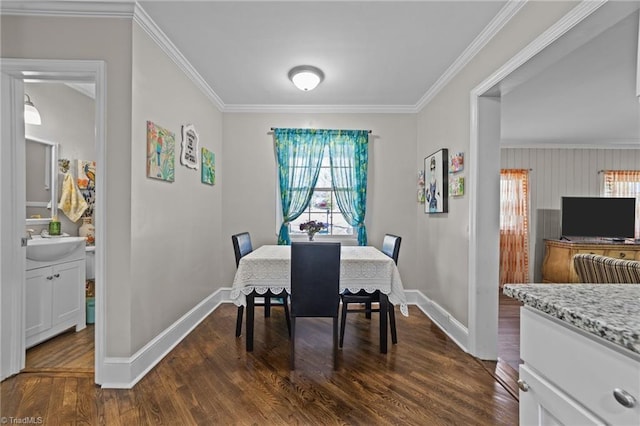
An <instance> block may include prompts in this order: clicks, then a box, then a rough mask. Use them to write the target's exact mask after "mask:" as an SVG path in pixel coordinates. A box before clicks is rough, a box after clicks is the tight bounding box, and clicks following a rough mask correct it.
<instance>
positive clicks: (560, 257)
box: [542, 237, 640, 283]
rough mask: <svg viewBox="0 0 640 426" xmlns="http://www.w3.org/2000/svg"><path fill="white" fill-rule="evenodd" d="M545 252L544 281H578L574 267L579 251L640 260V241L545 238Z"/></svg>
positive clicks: (543, 263)
mask: <svg viewBox="0 0 640 426" xmlns="http://www.w3.org/2000/svg"><path fill="white" fill-rule="evenodd" d="M544 245H545V254H544V260H543V261H542V282H543V283H578V282H580V280H579V279H578V275H577V274H576V271H575V270H574V269H573V256H574V255H575V254H578V253H592V254H600V255H603V256H609V257H614V258H616V259H628V260H640V242H634V241H633V240H623V241H622V242H616V241H612V240H611V239H609V240H604V239H586V238H584V239H582V238H574V239H572V240H567V239H566V237H565V238H564V239H563V238H560V239H558V240H544Z"/></svg>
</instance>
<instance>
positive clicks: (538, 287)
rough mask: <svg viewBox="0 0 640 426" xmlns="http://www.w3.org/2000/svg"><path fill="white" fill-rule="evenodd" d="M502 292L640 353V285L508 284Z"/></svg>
mask: <svg viewBox="0 0 640 426" xmlns="http://www.w3.org/2000/svg"><path fill="white" fill-rule="evenodd" d="M503 293H504V294H505V295H506V296H509V297H512V298H514V299H517V300H519V301H520V302H522V303H524V304H525V305H526V306H530V307H532V308H535V309H537V310H539V311H542V312H544V313H546V314H549V315H551V316H553V317H556V318H558V319H560V320H562V321H564V322H567V323H569V324H571V325H574V326H576V327H578V328H580V329H581V330H584V331H586V332H588V333H591V334H594V335H596V336H598V337H601V338H603V339H605V340H608V341H610V342H613V343H615V344H618V345H620V346H622V347H624V348H626V349H629V350H630V351H632V352H636V353H640V285H638V284H506V285H505V286H504V288H503Z"/></svg>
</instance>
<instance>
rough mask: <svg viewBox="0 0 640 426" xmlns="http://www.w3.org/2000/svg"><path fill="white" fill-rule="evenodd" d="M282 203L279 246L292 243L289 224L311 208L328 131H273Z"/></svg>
mask: <svg viewBox="0 0 640 426" xmlns="http://www.w3.org/2000/svg"><path fill="white" fill-rule="evenodd" d="M273 133H274V138H275V144H276V155H277V157H278V177H279V182H280V199H281V203H282V225H281V226H280V233H279V234H278V244H281V245H284V244H286V245H288V244H291V238H290V237H289V222H291V221H292V220H295V219H296V218H298V216H300V215H301V214H302V212H304V210H305V209H306V208H307V206H308V205H309V201H310V200H311V196H312V195H313V188H314V187H315V185H316V181H317V180H318V175H319V174H320V165H321V163H322V154H323V151H324V147H325V145H326V143H327V136H328V132H327V131H326V130H315V129H274V131H273Z"/></svg>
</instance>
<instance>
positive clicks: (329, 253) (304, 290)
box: [290, 242, 340, 370]
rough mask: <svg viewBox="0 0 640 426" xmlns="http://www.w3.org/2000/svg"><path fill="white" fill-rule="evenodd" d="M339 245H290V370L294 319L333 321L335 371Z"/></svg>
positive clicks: (293, 365)
mask: <svg viewBox="0 0 640 426" xmlns="http://www.w3.org/2000/svg"><path fill="white" fill-rule="evenodd" d="M339 311H340V243H311V242H300V243H295V242H294V243H291V357H290V366H291V370H295V342H296V318H297V317H325V318H328V317H331V318H333V369H334V370H337V369H338V313H339Z"/></svg>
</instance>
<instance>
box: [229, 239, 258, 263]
mask: <svg viewBox="0 0 640 426" xmlns="http://www.w3.org/2000/svg"><path fill="white" fill-rule="evenodd" d="M231 241H232V242H233V252H234V254H235V255H236V267H237V266H238V264H239V263H240V259H242V257H244V256H246V255H248V254H249V253H251V252H252V251H253V247H252V246H251V236H250V235H249V233H248V232H241V233H239V234H235V235H232V236H231Z"/></svg>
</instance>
